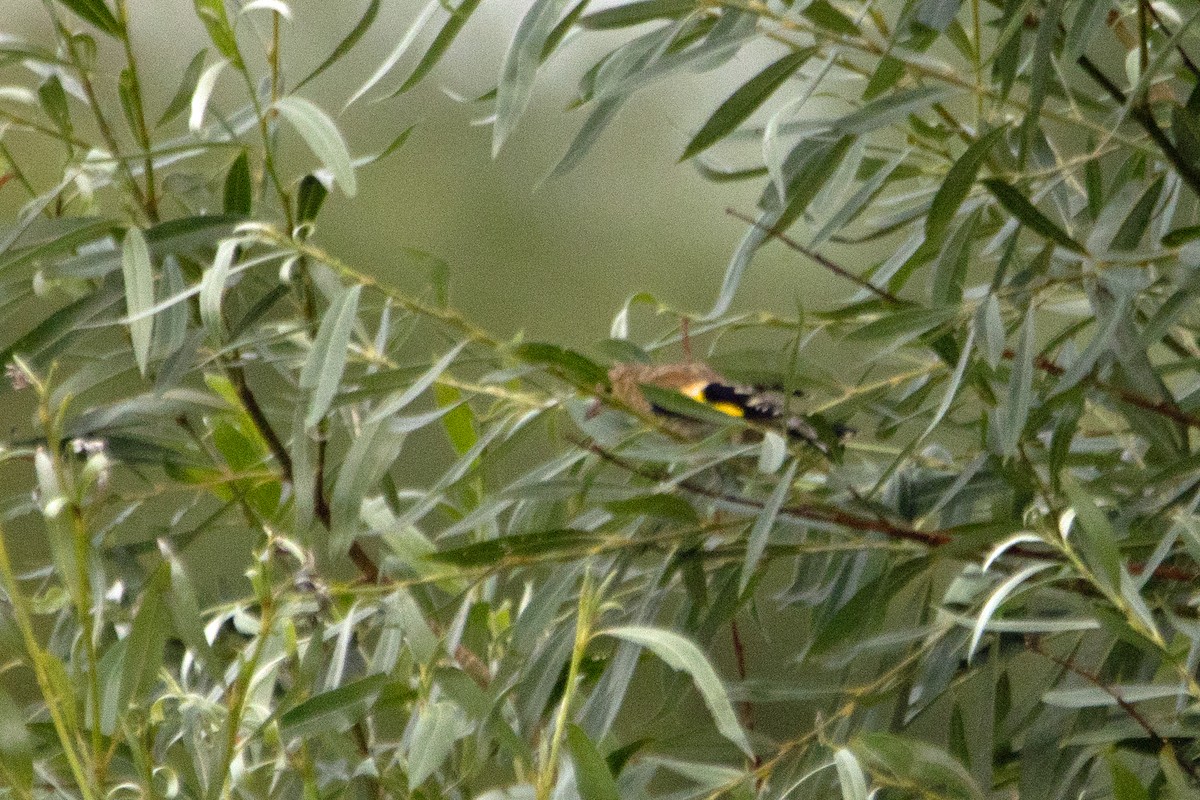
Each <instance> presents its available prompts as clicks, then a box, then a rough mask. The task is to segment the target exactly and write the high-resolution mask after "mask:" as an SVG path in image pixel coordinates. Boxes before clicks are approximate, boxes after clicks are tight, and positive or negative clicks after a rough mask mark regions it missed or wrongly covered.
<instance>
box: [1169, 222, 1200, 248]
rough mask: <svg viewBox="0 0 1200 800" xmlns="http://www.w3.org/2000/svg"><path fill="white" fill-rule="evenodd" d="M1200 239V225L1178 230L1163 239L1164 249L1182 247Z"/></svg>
mask: <svg viewBox="0 0 1200 800" xmlns="http://www.w3.org/2000/svg"><path fill="white" fill-rule="evenodd" d="M1197 239H1200V225H1191V226H1189V227H1186V228H1176V229H1175V230H1173V231H1171V232H1170V233H1168V234H1167V235H1166V236H1164V237H1163V238H1162V245H1163V247H1182V246H1183V245H1185V244H1187V243H1188V242H1194V241H1196V240H1197Z"/></svg>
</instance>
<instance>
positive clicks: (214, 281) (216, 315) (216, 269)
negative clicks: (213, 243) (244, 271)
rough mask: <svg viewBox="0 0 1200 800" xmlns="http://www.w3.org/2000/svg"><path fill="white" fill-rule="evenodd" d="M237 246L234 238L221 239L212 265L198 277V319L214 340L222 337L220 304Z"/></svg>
mask: <svg viewBox="0 0 1200 800" xmlns="http://www.w3.org/2000/svg"><path fill="white" fill-rule="evenodd" d="M237 248H238V241H237V240H236V239H226V240H224V241H222V242H221V244H219V245H218V246H217V252H216V255H214V256H213V261H212V265H211V266H209V268H208V269H206V270H205V271H204V276H203V277H202V278H201V279H200V299H199V305H200V321H201V322H202V323H203V324H204V327H205V329H207V331H208V335H209V337H210V338H211V339H212V340H213V341H214V342H219V341H221V340H222V339H223V338H224V333H225V321H224V319H223V317H222V315H221V305H222V302H223V299H224V295H225V282H226V281H227V280H229V271H230V268H231V267H232V266H233V258H234V256H235V255H236V254H237Z"/></svg>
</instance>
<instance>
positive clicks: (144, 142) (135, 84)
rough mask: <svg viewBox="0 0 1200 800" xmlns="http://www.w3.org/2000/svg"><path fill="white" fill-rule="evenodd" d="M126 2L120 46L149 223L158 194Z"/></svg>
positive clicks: (120, 10) (154, 218)
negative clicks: (143, 176)
mask: <svg viewBox="0 0 1200 800" xmlns="http://www.w3.org/2000/svg"><path fill="white" fill-rule="evenodd" d="M127 2H128V0H118V2H117V14H118V15H119V19H120V22H121V44H122V45H124V47H125V60H126V62H128V64H129V89H130V92H131V93H132V94H133V110H134V115H135V120H134V121H135V123H136V124H135V126H134V131H133V133H134V136H136V137H137V139H138V144H139V145H141V148H142V153H143V159H142V169H143V170H144V172H145V175H146V198H145V204H144V205H143V208H144V209H145V211H146V217H147V218H149V220H150V221H151V222H158V194H157V190H156V189H155V184H154V157H153V156H152V155H151V150H152V143H151V139H150V128H149V126H147V125H146V108H145V106H146V104H145V98H144V95H143V94H142V82H141V79H140V78H139V77H138V66H137V57H136V56H135V55H134V52H133V41H132V39H131V38H130V35H129V10H128V7H127Z"/></svg>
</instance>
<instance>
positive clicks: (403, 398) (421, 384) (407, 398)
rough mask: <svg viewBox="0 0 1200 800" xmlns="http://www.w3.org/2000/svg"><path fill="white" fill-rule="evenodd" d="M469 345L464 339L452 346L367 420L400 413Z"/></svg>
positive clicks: (374, 420) (385, 401)
mask: <svg viewBox="0 0 1200 800" xmlns="http://www.w3.org/2000/svg"><path fill="white" fill-rule="evenodd" d="M466 346H467V342H466V341H465V340H464V341H462V342H459V343H458V344H457V345H455V346H454V347H452V348H451V349H450V350H449V351H448V352H447V353H446V354H445V355H443V356H442V357H441V358H439V359H438V360H437V361H435V362H434V363H433V365H432V366H431V367H430V368H429V369H427V370H426V371H425V372H423V373H422V374H421V375H420V377H418V378H417V379H416V380H414V381H413V382H412V384H411V385H409V386H408V387H407V388H406V389H405V390H404V391H402V392H400V393H398V394H396V395H394V396H392V397H389V398H388V399H387V400H384V401H383V402H382V403H380V404H379V407H378V408H376V409H375V411H373V412H372V413H371V415H370V416H368V417H367V422H369V423H371V422H378V421H379V420H382V419H384V418H385V417H390V416H392V415H393V414H398V413H400V412H401V411H403V410H404V409H405V408H407V407H408V405H409V404H410V403H412V402H413V401H414V400H416V399H417V398H418V397H420V396H421V394H422V393H423V392H424V391H425V390H426V389H428V388H429V387H430V386H432V385H433V382H434V381H436V380H437V379H438V378H440V377H441V375H442V373H443V372H445V371H446V370H447V369H448V368H449V366H450V365H451V364H452V363H453V362H454V359H455V358H457V357H458V354H459V353H461V352H462V350H463V348H464V347H466Z"/></svg>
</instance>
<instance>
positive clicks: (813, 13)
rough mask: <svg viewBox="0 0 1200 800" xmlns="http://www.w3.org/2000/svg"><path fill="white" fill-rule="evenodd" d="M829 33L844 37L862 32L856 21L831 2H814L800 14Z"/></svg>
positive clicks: (816, 0)
mask: <svg viewBox="0 0 1200 800" xmlns="http://www.w3.org/2000/svg"><path fill="white" fill-rule="evenodd" d="M800 13H801V14H803V15H804V16H806V17H808V18H809V19H810V20H812V21H813V22H815V23H817V24H818V25H820V26H821V27H822V28H824V29H825V30H827V31H832V32H833V33H840V34H842V35H843V36H858V34H859V33H860V32H861V31H859V29H858V26H857V25H855V24H854V20H852V19H850V18H849V17H847V16H846V15H845V14H843V13H842V12H841V11H839V10H838V9H837V8H835V7H834V5H833V4H832V3H830V2H829V0H813V2H811V3H809V4H808V5H807V6H806V7H805V8H804V10H803V11H801V12H800Z"/></svg>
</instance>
